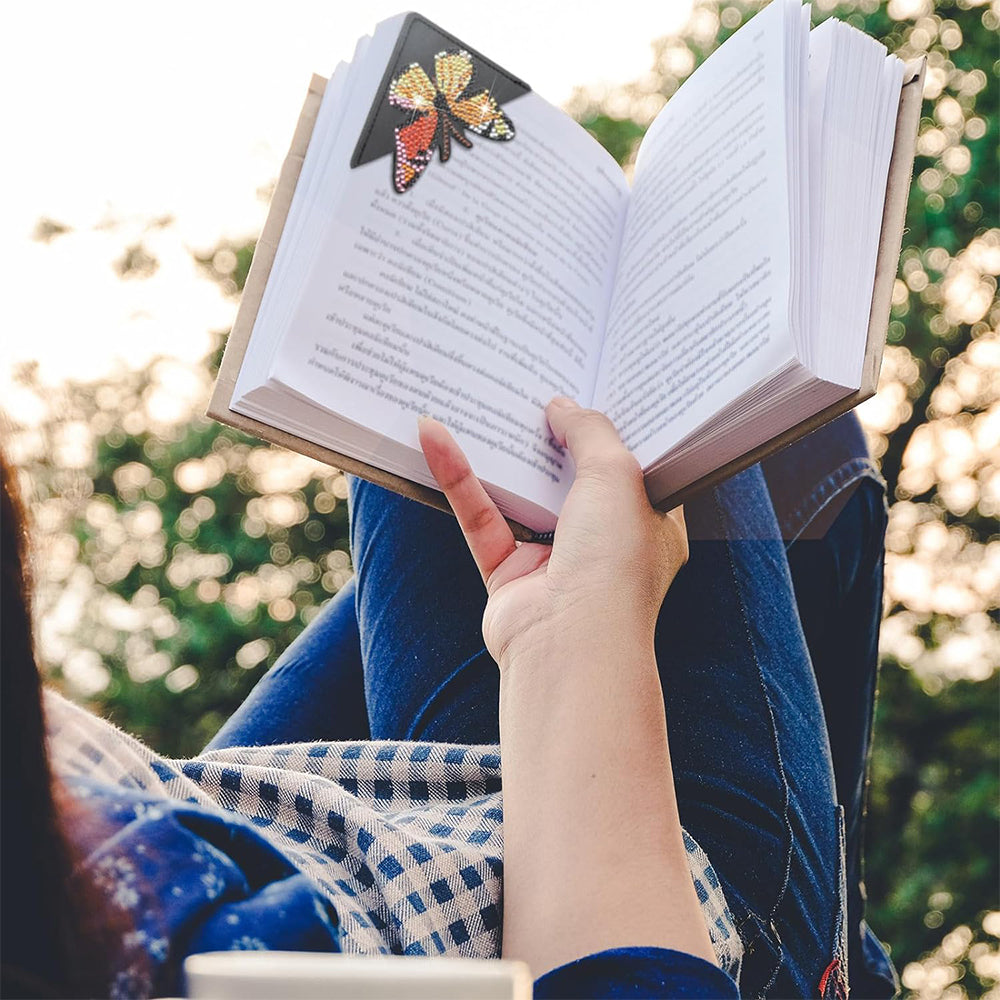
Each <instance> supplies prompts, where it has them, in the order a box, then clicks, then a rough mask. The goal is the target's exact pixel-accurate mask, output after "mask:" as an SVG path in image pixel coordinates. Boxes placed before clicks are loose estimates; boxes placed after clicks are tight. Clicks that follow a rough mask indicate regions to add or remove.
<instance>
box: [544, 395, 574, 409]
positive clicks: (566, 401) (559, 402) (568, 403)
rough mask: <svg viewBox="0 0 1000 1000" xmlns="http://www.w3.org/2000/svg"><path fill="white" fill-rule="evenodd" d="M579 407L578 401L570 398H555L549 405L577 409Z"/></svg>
mask: <svg viewBox="0 0 1000 1000" xmlns="http://www.w3.org/2000/svg"><path fill="white" fill-rule="evenodd" d="M577 405H578V404H577V401H576V400H575V399H570V398H569V396H555V397H553V399H552V402H551V403H549V406H563V407H575V406H577Z"/></svg>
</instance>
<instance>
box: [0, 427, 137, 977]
mask: <svg viewBox="0 0 1000 1000" xmlns="http://www.w3.org/2000/svg"><path fill="white" fill-rule="evenodd" d="M28 553H29V545H28V521H27V516H26V512H25V509H24V505H23V503H22V500H21V491H20V489H19V485H18V481H17V471H16V470H15V469H14V468H13V466H12V465H11V464H10V463H9V462H8V461H7V458H6V456H5V454H4V451H3V447H2V444H0V699H2V701H0V709H2V719H0V747H2V751H0V752H2V758H0V775H2V776H0V780H2V785H0V788H2V795H3V803H2V809H0V887H2V899H0V961H2V984H0V993H2V995H3V996H5V997H7V996H17V997H51V996H55V997H77V996H101V995H106V994H107V990H108V986H109V983H110V976H109V973H110V969H111V966H112V950H111V949H112V942H113V940H114V933H115V930H116V929H117V925H118V924H120V919H116V920H110V921H109V920H107V919H106V917H107V916H108V915H109V907H108V905H107V902H106V900H105V898H104V897H103V896H102V895H100V894H99V893H98V892H97V891H96V889H95V887H94V886H92V885H91V884H90V883H89V882H87V881H86V877H85V876H83V875H81V873H79V872H78V873H77V874H76V875H75V876H74V875H73V866H74V861H75V857H74V851H73V848H72V845H71V843H70V841H69V840H68V839H67V837H66V834H65V832H64V831H65V829H66V828H67V826H68V823H67V820H68V818H69V815H70V813H71V812H72V810H73V809H74V808H78V807H76V806H74V805H73V803H72V801H71V800H70V799H69V797H68V796H66V795H65V794H64V793H63V792H62V789H61V787H60V786H59V785H58V783H57V782H56V781H54V779H53V776H52V772H51V770H50V769H49V760H48V754H47V751H46V745H45V721H44V715H43V711H42V687H41V678H40V676H39V672H38V665H37V661H36V659H35V644H34V637H33V631H32V620H31V592H32V591H31V575H30V562H29V555H28Z"/></svg>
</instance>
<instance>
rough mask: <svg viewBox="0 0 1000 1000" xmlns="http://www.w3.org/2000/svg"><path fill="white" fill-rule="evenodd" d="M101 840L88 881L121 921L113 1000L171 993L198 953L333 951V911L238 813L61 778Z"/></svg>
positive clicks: (336, 945)
mask: <svg viewBox="0 0 1000 1000" xmlns="http://www.w3.org/2000/svg"><path fill="white" fill-rule="evenodd" d="M66 786H67V788H68V790H69V791H70V792H71V793H72V794H73V795H74V796H75V797H76V798H77V799H78V800H81V801H83V802H85V803H86V805H87V809H88V821H89V822H88V824H87V826H88V829H89V830H91V831H94V830H97V831H99V833H98V836H100V838H101V839H100V840H99V842H98V843H97V844H96V845H95V846H94V849H93V850H92V851H91V852H90V853H89V854H88V855H87V856H86V858H85V862H84V863H85V865H86V867H87V869H88V870H89V872H90V875H91V878H92V879H93V881H94V882H95V883H96V884H97V886H98V887H99V888H100V889H102V890H103V891H104V892H105V893H106V895H107V897H108V899H109V900H110V902H111V904H112V906H113V907H115V908H116V909H117V910H118V911H120V912H121V913H122V914H124V916H125V922H126V923H127V924H128V925H129V930H127V931H126V933H125V934H124V936H123V939H122V942H121V949H120V953H119V958H118V962H117V966H118V969H117V973H116V975H115V979H114V981H113V982H112V983H110V984H109V989H108V994H109V995H110V996H112V997H115V998H118V997H122V998H124V997H145V996H151V995H162V994H163V993H176V992H177V991H178V989H179V988H180V978H179V973H180V971H181V966H182V963H183V960H184V958H185V957H186V956H187V955H189V954H194V953H196V952H203V951H232V950H257V949H283V950H295V951H336V950H338V948H339V929H338V919H337V913H336V910H335V909H334V907H333V906H332V905H331V903H330V902H329V900H327V899H326V898H324V896H323V895H322V894H321V893H320V892H319V891H318V890H317V889H316V887H315V886H314V885H313V884H312V883H311V882H310V880H309V879H308V878H307V876H305V875H304V874H302V872H300V871H298V869H296V868H295V867H294V865H292V864H291V863H290V862H289V861H288V859H287V858H285V857H284V856H283V855H282V854H281V853H280V852H279V851H277V850H276V849H275V848H274V847H273V846H272V845H271V844H270V843H269V842H268V841H267V840H266V839H265V838H263V837H261V836H260V834H259V833H258V832H257V831H256V830H255V829H254V828H253V827H252V826H251V825H250V824H248V823H244V822H243V821H242V820H241V819H240V818H239V817H236V816H226V815H224V814H222V813H220V812H218V811H215V810H209V809H206V808H204V807H202V806H199V805H196V804H192V803H186V802H174V801H170V800H163V799H159V798H150V797H149V796H148V795H144V794H143V793H141V792H134V791H129V790H127V789H124V788H120V787H113V786H109V785H104V784H102V783H100V782H95V781H93V780H88V779H86V778H71V779H68V780H67V781H66Z"/></svg>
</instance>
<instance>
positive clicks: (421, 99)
mask: <svg viewBox="0 0 1000 1000" xmlns="http://www.w3.org/2000/svg"><path fill="white" fill-rule="evenodd" d="M436 96H437V89H436V88H435V86H434V84H433V83H431V80H430V77H429V76H428V75H427V74H426V73H425V72H424V70H423V67H422V66H421V65H420V63H410V65H409V66H408V67H407V68H406V69H405V70H403V72H402V73H400V74H399V76H397V77H396V78H395V79H394V80H393V81H392V83H390V84H389V103H390V104H393V105H395V106H396V107H397V108H406V110H407V111H418V112H420V111H433V110H434V98H435V97H436Z"/></svg>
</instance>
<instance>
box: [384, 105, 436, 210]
mask: <svg viewBox="0 0 1000 1000" xmlns="http://www.w3.org/2000/svg"><path fill="white" fill-rule="evenodd" d="M437 127H438V113H437V112H436V111H431V112H430V113H429V114H426V115H420V116H419V117H418V118H417V119H415V120H414V121H412V122H410V124H409V125H402V126H400V127H398V128H397V129H396V141H395V146H394V151H393V156H392V183H393V186H394V187H395V188H396V191H397V192H398V193H399V194H402V193H403V192H404V191H405V190H407V188H410V187H412V186H413V185H414V184H416V182H417V178H418V177H419V176H420V175H421V174H422V173H423V172H424V169H425V168H426V167H427V164H428V163H430V162H431V157H432V156H433V155H434V142H435V138H436V136H437Z"/></svg>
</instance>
